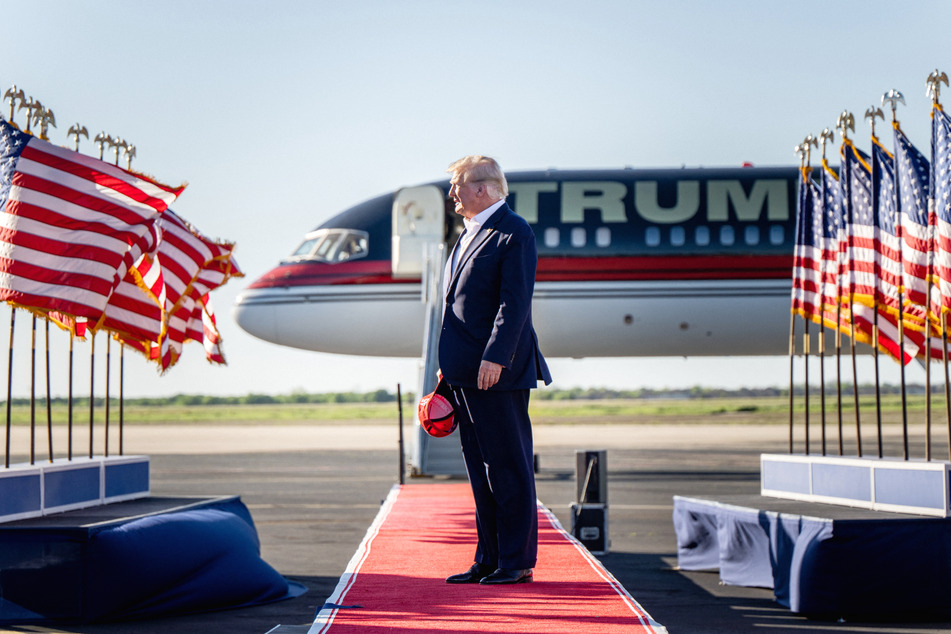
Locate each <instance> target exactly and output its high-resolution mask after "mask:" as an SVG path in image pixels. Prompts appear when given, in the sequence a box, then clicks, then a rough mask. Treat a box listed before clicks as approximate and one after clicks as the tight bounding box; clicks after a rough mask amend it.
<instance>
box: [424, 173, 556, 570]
mask: <svg viewBox="0 0 951 634" xmlns="http://www.w3.org/2000/svg"><path fill="white" fill-rule="evenodd" d="M447 171H449V172H450V173H451V174H452V179H451V180H450V183H451V187H450V189H449V196H450V198H452V199H453V201H454V202H455V205H456V207H455V211H456V213H457V214H460V215H461V216H462V217H463V219H464V223H465V231H464V232H463V234H462V236H460V238H459V241H458V242H457V243H456V246H455V247H454V249H453V251H452V253H451V254H450V256H449V261H448V262H447V264H446V272H445V277H444V291H445V298H446V306H445V310H444V312H443V321H442V331H441V333H440V338H439V365H440V368H441V370H442V374H443V377H444V378H445V380H446V382H447V383H449V385H450V386H452V391H453V398H454V399H455V408H456V416H457V417H458V418H459V433H460V438H461V442H462V453H463V457H464V458H465V463H466V471H467V472H468V474H469V483H470V485H471V486H472V494H473V496H474V498H475V505H476V529H477V532H478V546H477V548H476V552H475V558H474V559H475V563H474V564H473V565H472V567H471V568H470V569H469V570H468V571H466V572H464V573H461V574H457V575H453V576H451V577H449V578H448V579H446V581H447V582H448V583H482V584H509V583H525V582H530V581H532V569H533V568H534V567H535V560H536V555H537V552H538V515H537V511H536V508H535V503H536V496H535V472H534V455H533V446H532V423H531V420H529V417H528V400H529V390H530V389H531V388H534V387H536V386H537V384H538V381H539V380H543V381H544V382H545V384H546V385H547V384H548V383H551V375H550V374H549V372H548V366H547V364H546V363H545V359H544V357H542V354H541V351H540V350H539V347H538V338H537V337H536V335H535V330H534V328H533V327H532V292H533V290H534V286H535V268H536V266H537V264H538V253H537V249H536V245H535V235H534V234H533V233H532V229H531V227H529V226H528V223H527V222H525V220H524V219H523V218H521V217H519V216H517V215H516V214H515V212H513V211H512V210H511V209H510V208H509V206H508V205H507V204H506V203H505V198H506V196H507V195H508V183H507V182H506V180H505V175H504V174H503V173H502V170H501V168H500V167H499V165H498V163H496V162H495V160H493V159H491V158H488V157H485V156H467V157H465V158H462V159H460V160H458V161H456V162H455V163H453V164H452V165H450V166H449V169H448V170H447Z"/></svg>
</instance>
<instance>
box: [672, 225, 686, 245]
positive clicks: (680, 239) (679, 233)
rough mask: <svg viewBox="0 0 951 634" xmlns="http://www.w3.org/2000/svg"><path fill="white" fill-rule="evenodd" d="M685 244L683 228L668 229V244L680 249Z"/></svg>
mask: <svg viewBox="0 0 951 634" xmlns="http://www.w3.org/2000/svg"><path fill="white" fill-rule="evenodd" d="M684 242H686V236H685V234H684V228H683V227H671V228H670V244H672V245H673V246H675V247H682V246H683V245H684Z"/></svg>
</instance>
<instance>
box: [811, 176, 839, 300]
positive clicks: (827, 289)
mask: <svg viewBox="0 0 951 634" xmlns="http://www.w3.org/2000/svg"><path fill="white" fill-rule="evenodd" d="M819 182H820V186H819V187H820V191H821V193H820V195H819V196H820V198H819V208H818V209H817V211H816V214H817V220H818V222H819V223H820V225H821V226H817V227H815V228H814V231H815V232H816V234H817V236H821V243H822V260H823V264H822V292H821V295H822V306H823V308H824V309H825V310H826V311H831V312H836V311H837V309H838V307H839V303H840V302H841V301H842V299H843V298H844V296H845V289H843V288H842V278H841V276H840V269H841V268H842V267H843V262H844V257H845V252H844V250H843V249H840V236H845V222H844V217H843V210H842V190H841V188H840V187H839V177H838V176H837V175H836V173H835V172H834V171H833V170H832V168H831V167H830V166H829V163H828V162H827V161H825V160H824V159H823V161H822V172H821V173H820V181H819Z"/></svg>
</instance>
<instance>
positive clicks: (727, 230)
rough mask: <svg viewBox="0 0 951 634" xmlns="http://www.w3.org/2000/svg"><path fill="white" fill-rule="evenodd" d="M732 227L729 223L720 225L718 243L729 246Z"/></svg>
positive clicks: (731, 239)
mask: <svg viewBox="0 0 951 634" xmlns="http://www.w3.org/2000/svg"><path fill="white" fill-rule="evenodd" d="M733 240H734V236H733V227H731V226H729V225H723V226H722V227H720V244H722V245H724V246H730V245H731V244H733Z"/></svg>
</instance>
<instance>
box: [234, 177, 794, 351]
mask: <svg viewBox="0 0 951 634" xmlns="http://www.w3.org/2000/svg"><path fill="white" fill-rule="evenodd" d="M797 176H798V171H797V170H796V168H794V167H792V168H752V167H749V168H736V169H726V168H717V169H700V168H697V169H679V170H634V169H623V170H584V171H560V170H550V171H538V172H518V173H511V174H507V177H508V179H509V188H510V196H509V198H508V202H509V204H510V205H511V206H512V208H513V209H514V210H515V211H516V213H518V214H520V215H521V216H522V217H524V218H525V219H526V220H527V221H528V222H529V224H530V225H531V226H532V228H533V230H534V232H535V236H536V240H537V243H538V256H539V257H538V271H537V276H536V285H535V295H534V304H533V319H534V323H535V328H536V330H537V332H538V336H539V341H540V343H541V346H542V350H543V352H544V353H545V354H546V356H551V357H618V356H696V355H705V356H723V355H776V354H785V353H786V352H787V349H788V328H789V315H790V288H791V272H792V256H793V248H794V244H795V235H794V233H795V226H794V225H795V204H796V179H797ZM448 189H449V183H448V181H443V182H438V183H433V184H431V185H427V186H421V187H419V188H415V189H414V190H413V191H412V192H410V193H409V194H406V195H404V194H405V192H397V193H394V194H387V195H384V196H379V197H377V198H374V199H372V200H369V201H367V202H364V203H362V204H360V205H357V206H355V207H352V208H351V209H348V210H347V211H344V212H343V213H341V214H339V215H338V216H336V217H334V218H332V219H330V220H328V221H327V222H326V223H324V224H323V225H321V226H320V227H318V228H317V229H315V230H314V231H312V232H309V233H308V234H307V236H306V237H305V240H304V242H303V243H302V244H301V245H300V246H299V247H298V249H297V250H296V251H295V252H294V254H293V255H292V256H291V257H290V258H289V259H286V260H284V261H283V262H281V263H280V264H279V265H278V266H277V267H275V268H274V269H272V270H270V271H268V272H267V273H265V274H264V275H263V276H261V277H260V278H259V279H258V280H256V281H255V282H253V283H252V284H251V285H249V286H248V288H247V289H246V290H245V291H243V292H242V293H241V295H240V296H239V297H238V299H237V301H236V305H235V318H236V320H237V322H238V324H239V325H240V326H241V327H242V328H244V329H245V330H246V331H248V332H250V333H251V334H253V335H255V336H257V337H259V338H261V339H264V340H266V341H271V342H274V343H278V344H281V345H287V346H291V347H295V348H303V349H308V350H317V351H323V352H332V353H342V354H358V355H372V356H385V357H405V356H410V357H412V356H419V355H420V354H421V350H422V336H423V321H424V304H423V302H422V301H421V295H422V293H421V284H420V276H419V273H418V266H417V265H415V264H413V263H412V261H413V258H418V257H419V256H418V253H417V252H418V250H419V248H420V246H419V244H420V243H421V242H425V241H426V240H425V239H422V238H421V236H422V237H423V238H424V237H425V236H423V234H425V232H426V229H425V227H423V225H425V223H426V219H425V216H426V213H425V211H424V210H425V208H426V205H427V204H428V205H429V206H430V207H434V206H437V205H441V207H442V208H441V209H439V210H438V211H432V210H430V211H431V214H430V215H432V213H438V219H437V224H438V232H437V233H438V235H437V234H436V233H432V232H433V230H432V229H430V232H431V235H430V240H429V241H432V240H431V239H432V238H433V237H435V239H436V241H445V243H446V245H447V247H446V251H448V249H450V248H451V247H452V244H453V243H454V241H455V239H456V238H457V236H458V233H459V226H460V224H461V219H459V218H458V217H456V216H455V214H454V213H453V212H452V211H451V206H447V205H446V204H445V197H446V194H447V192H448ZM416 190H418V191H416ZM427 196H428V198H427ZM425 200H429V201H430V202H429V203H426V202H424V201H425ZM414 253H416V255H414ZM407 263H408V264H407Z"/></svg>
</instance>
